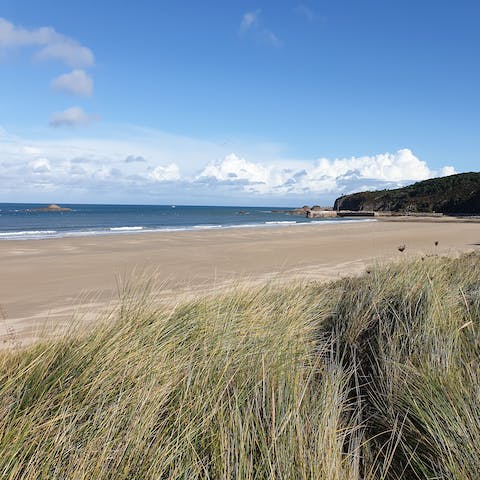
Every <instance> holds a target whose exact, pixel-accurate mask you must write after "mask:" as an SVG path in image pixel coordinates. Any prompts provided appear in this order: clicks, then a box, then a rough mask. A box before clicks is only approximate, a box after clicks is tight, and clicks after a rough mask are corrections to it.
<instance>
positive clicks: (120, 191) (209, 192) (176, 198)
mask: <svg viewBox="0 0 480 480" xmlns="http://www.w3.org/2000/svg"><path fill="white" fill-rule="evenodd" d="M237 146H238V151H242V152H243V155H239V154H237V153H229V154H227V152H226V151H225V150H224V148H222V147H219V146H218V144H217V143H216V142H206V141H201V140H196V139H192V138H187V137H180V136H174V135H170V134H166V133H164V132H159V131H154V130H145V129H140V128H132V127H129V128H126V127H121V126H116V128H115V133H111V134H110V136H107V137H104V138H98V133H97V137H96V138H93V137H92V138H88V137H81V136H79V134H78V135H76V136H74V135H72V134H70V135H69V137H67V138H65V139H64V140H62V139H57V140H42V141H39V140H34V139H32V138H28V139H27V138H21V137H17V136H15V135H12V134H10V133H8V132H6V131H5V130H2V129H1V128H0V196H1V197H2V198H4V199H6V200H7V201H50V200H51V198H52V197H51V196H50V197H48V198H47V197H46V196H45V197H42V196H41V194H42V193H41V192H49V193H52V192H54V193H55V192H56V193H55V198H56V199H58V200H57V201H58V202H61V201H66V200H67V199H68V200H69V201H73V200H75V201H79V202H82V201H83V202H84V201H85V199H86V198H88V199H89V201H92V202H108V201H115V202H124V203H127V202H129V203H142V202H145V203H152V202H153V203H158V202H163V203H181V202H183V203H188V202H192V203H196V204H208V203H211V204H237V205H241V204H257V205H258V204H263V205H268V204H270V205H274V204H276V205H287V204H289V205H298V204H304V203H308V202H310V201H312V202H318V203H321V204H328V203H333V200H334V199H335V198H336V197H338V196H339V195H340V194H341V193H350V192H353V191H359V190H366V189H381V188H394V187H397V186H401V185H404V184H408V183H410V182H413V181H417V180H423V179H426V178H430V177H434V176H442V175H447V174H452V173H454V169H453V167H450V166H446V167H443V168H438V169H433V168H431V167H429V166H428V165H427V164H426V162H425V161H423V160H421V159H419V158H418V157H417V156H416V155H415V154H414V153H413V152H412V151H411V150H409V149H403V150H399V151H397V152H395V153H382V154H378V155H371V156H358V157H349V158H337V159H328V158H319V159H318V160H298V159H291V158H290V159H289V158H284V157H283V158H282V156H281V151H279V150H278V148H277V150H272V149H271V148H266V147H265V145H251V144H249V145H248V147H246V146H244V147H242V146H241V145H240V144H237ZM126 155H128V156H126ZM212 159H217V160H212Z"/></svg>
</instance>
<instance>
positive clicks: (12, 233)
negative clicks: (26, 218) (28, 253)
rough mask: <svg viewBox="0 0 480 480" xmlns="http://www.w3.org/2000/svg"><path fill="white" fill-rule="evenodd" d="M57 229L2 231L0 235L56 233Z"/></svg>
mask: <svg viewBox="0 0 480 480" xmlns="http://www.w3.org/2000/svg"><path fill="white" fill-rule="evenodd" d="M56 233H58V232H57V231H56V230H29V231H22V232H0V237H23V236H25V235H55V234H56Z"/></svg>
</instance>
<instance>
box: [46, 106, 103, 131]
mask: <svg viewBox="0 0 480 480" xmlns="http://www.w3.org/2000/svg"><path fill="white" fill-rule="evenodd" d="M96 119H97V117H96V116H95V115H89V114H88V113H86V112H85V111H84V110H83V109H82V108H80V107H70V108H67V109H66V110H63V111H61V112H55V113H54V114H53V115H52V117H51V118H50V125H51V126H52V127H78V126H85V125H89V124H90V123H92V122H93V121H95V120H96Z"/></svg>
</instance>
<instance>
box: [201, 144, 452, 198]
mask: <svg viewBox="0 0 480 480" xmlns="http://www.w3.org/2000/svg"><path fill="white" fill-rule="evenodd" d="M454 171H455V170H454V169H453V167H444V168H443V169H441V170H440V171H439V172H436V171H434V170H431V169H430V168H429V167H428V165H427V164H426V163H425V162H424V161H422V160H420V159H419V158H417V157H416V156H415V155H414V154H413V152H412V151H411V150H409V149H402V150H398V151H397V152H396V153H383V154H379V155H373V156H363V157H351V158H343V159H334V160H330V159H327V158H320V159H319V160H317V161H315V162H310V163H309V164H307V165H305V164H303V165H301V166H300V165H295V162H292V164H291V166H290V168H285V167H284V166H282V167H281V166H278V165H277V164H275V163H272V164H266V165H262V164H258V163H253V162H249V161H247V160H245V159H243V158H239V157H238V156H236V155H235V154H230V155H227V156H226V157H225V158H224V159H223V160H221V161H217V162H212V163H210V164H208V165H207V166H206V167H205V168H204V169H203V170H202V171H201V173H200V174H199V175H198V176H197V177H196V181H197V182H200V183H209V184H211V185H214V184H215V183H217V184H230V185H232V186H236V188H240V189H242V190H243V191H245V192H251V193H256V194H263V195H265V194H275V195H287V194H288V195H290V194H295V195H302V194H307V193H313V194H335V193H339V192H352V191H357V190H365V189H368V188H373V189H375V188H384V187H389V188H391V187H396V186H400V185H403V184H406V183H409V182H412V181H418V180H425V179H427V178H430V177H434V176H437V175H440V176H443V175H446V174H452V173H454Z"/></svg>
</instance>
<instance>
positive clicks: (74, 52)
mask: <svg viewBox="0 0 480 480" xmlns="http://www.w3.org/2000/svg"><path fill="white" fill-rule="evenodd" d="M21 47H37V48H38V51H37V53H36V55H35V58H36V59H38V60H51V59H55V60H60V61H62V62H63V63H65V64H67V65H68V66H70V67H75V68H85V67H91V66H93V64H94V63H95V57H94V55H93V52H92V51H91V50H90V49H89V48H87V47H85V46H83V45H81V44H80V43H79V42H77V41H76V40H74V39H72V38H70V37H67V36H66V35H62V34H61V33H58V32H56V31H55V29H53V28H51V27H41V28H36V29H27V28H23V27H20V26H16V25H14V24H13V23H11V22H9V21H7V20H5V19H4V18H1V17H0V49H2V48H3V49H7V48H9V49H11V48H21Z"/></svg>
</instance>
